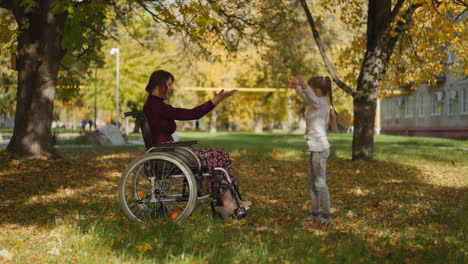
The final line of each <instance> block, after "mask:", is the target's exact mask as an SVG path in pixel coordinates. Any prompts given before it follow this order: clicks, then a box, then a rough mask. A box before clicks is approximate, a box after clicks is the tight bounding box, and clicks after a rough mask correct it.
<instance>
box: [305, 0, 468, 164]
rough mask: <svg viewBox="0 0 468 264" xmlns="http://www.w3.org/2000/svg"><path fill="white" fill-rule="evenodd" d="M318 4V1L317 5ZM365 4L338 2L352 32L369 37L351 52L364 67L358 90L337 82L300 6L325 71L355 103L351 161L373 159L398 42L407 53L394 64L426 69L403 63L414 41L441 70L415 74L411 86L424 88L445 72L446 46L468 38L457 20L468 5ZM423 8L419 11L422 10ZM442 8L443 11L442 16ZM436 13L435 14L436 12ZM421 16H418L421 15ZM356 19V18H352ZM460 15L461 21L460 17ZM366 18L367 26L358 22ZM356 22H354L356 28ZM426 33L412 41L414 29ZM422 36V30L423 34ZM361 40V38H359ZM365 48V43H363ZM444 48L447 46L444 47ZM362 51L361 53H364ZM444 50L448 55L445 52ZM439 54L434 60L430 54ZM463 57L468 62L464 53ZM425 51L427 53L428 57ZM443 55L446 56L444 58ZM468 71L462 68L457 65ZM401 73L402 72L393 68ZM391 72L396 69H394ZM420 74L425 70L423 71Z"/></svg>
mask: <svg viewBox="0 0 468 264" xmlns="http://www.w3.org/2000/svg"><path fill="white" fill-rule="evenodd" d="M314 2H316V1H314ZM322 2H324V3H326V4H328V5H332V6H333V4H331V2H333V1H322ZM364 3H365V2H364V1H349V2H344V3H343V2H342V1H338V2H336V3H335V6H338V8H342V9H343V10H344V11H341V13H342V16H341V18H342V19H344V20H346V19H347V20H348V22H349V24H348V25H349V28H351V30H355V31H356V34H359V28H360V25H361V24H362V25H364V26H365V27H366V28H365V32H366V34H365V38H364V40H365V41H364V43H365V44H364V45H354V47H353V49H354V51H355V53H357V54H358V55H359V54H360V56H359V59H358V61H360V66H359V70H358V72H359V73H358V77H357V80H356V84H355V85H356V88H355V89H353V88H351V86H349V85H347V84H345V83H344V81H343V80H342V79H341V78H340V77H339V74H338V71H337V70H336V69H335V67H334V65H333V64H332V62H331V61H330V59H329V57H328V55H327V51H326V46H325V44H324V43H323V41H322V39H321V37H320V34H319V29H318V27H317V25H316V22H315V19H314V16H313V15H312V13H311V11H310V9H309V6H308V3H307V1H306V0H300V4H301V6H302V8H303V10H304V11H305V14H306V16H307V20H308V22H309V25H310V27H311V30H312V34H313V37H314V39H315V42H316V44H317V46H318V48H319V51H320V53H321V55H322V58H323V60H324V63H325V66H326V68H327V70H328V72H329V73H330V75H331V76H332V78H333V80H334V82H335V83H336V84H337V85H338V86H339V87H340V88H341V89H343V90H344V91H345V92H346V93H348V94H349V95H350V96H352V98H353V104H354V134H353V149H352V158H353V160H372V159H373V154H374V153H373V152H374V120H375V113H376V105H377V99H378V95H379V89H381V88H382V86H383V83H384V80H386V74H387V71H388V70H389V67H390V65H391V63H390V62H391V58H392V55H395V54H394V53H395V52H394V51H395V46H396V45H397V43H398V42H400V43H404V44H403V46H404V48H403V49H401V50H397V51H398V52H397V53H398V54H397V55H400V57H398V56H394V57H396V58H395V59H394V61H395V64H396V65H401V64H404V67H405V68H411V67H416V68H422V67H423V66H421V65H411V64H410V63H409V61H406V62H405V63H401V61H402V57H401V54H404V52H405V51H407V50H409V49H411V48H413V51H414V47H410V46H406V45H407V44H408V42H410V44H412V43H411V41H412V40H413V39H414V41H418V42H419V44H420V45H421V46H420V47H425V48H426V50H421V49H418V50H419V51H420V52H421V53H420V56H425V57H426V59H428V60H432V62H431V64H430V65H437V66H438V67H434V68H432V69H431V68H429V69H428V72H429V73H432V74H425V75H423V74H420V75H413V76H412V78H413V80H412V81H411V82H412V83H421V82H422V81H431V80H432V78H434V77H433V76H436V75H437V74H440V73H441V71H443V70H444V69H443V67H440V64H441V61H440V59H435V60H434V57H436V58H440V57H444V55H445V54H446V52H447V50H448V49H447V46H448V45H450V44H452V43H453V44H454V47H459V48H460V46H461V45H459V44H458V45H457V42H458V43H460V38H461V37H462V35H463V34H465V33H466V32H465V26H464V25H465V24H464V22H463V21H464V20H465V19H463V20H462V21H460V20H459V19H458V18H459V16H460V15H463V13H464V12H466V8H467V4H466V3H465V2H464V1H458V0H454V1H437V0H408V1H406V0H397V1H391V0H369V1H367V6H365V5H364ZM420 9H421V10H420ZM438 9H440V11H438ZM434 10H435V12H432V11H434ZM418 11H420V12H419V13H418ZM353 16H354V19H352V17H353ZM457 16H458V17H457ZM360 17H364V18H365V19H366V21H362V19H359V18H360ZM352 21H354V23H352ZM418 27H419V28H425V29H426V31H427V29H428V30H429V34H432V35H431V36H430V37H428V36H427V35H426V36H424V34H427V33H426V32H422V33H423V34H420V35H419V36H411V35H410V34H409V33H411V32H412V33H414V30H413V31H411V29H412V28H418ZM420 31H424V30H420ZM434 32H444V33H442V34H439V35H437V34H434ZM403 36H409V38H408V39H409V41H406V43H405V42H403V41H405V39H402V38H403ZM424 38H426V39H428V41H427V43H425V44H422V43H421V42H422V41H421V40H419V39H424ZM356 39H358V40H359V38H356ZM361 43H362V42H361ZM440 44H442V45H443V46H440ZM362 47H363V48H362ZM444 48H445V50H444ZM434 50H435V51H436V52H435V54H437V56H434V55H433V54H434V53H432V55H431V52H434ZM461 51H462V53H461V56H464V57H466V54H463V53H464V52H463V49H461ZM424 52H426V53H425V54H424ZM440 54H442V56H440ZM345 56H347V57H352V52H350V53H347V54H346V55H345ZM459 65H461V67H465V69H466V62H465V65H463V63H461V64H459ZM395 69H400V71H401V66H400V67H395ZM392 70H394V69H393V68H392ZM420 72H421V71H420Z"/></svg>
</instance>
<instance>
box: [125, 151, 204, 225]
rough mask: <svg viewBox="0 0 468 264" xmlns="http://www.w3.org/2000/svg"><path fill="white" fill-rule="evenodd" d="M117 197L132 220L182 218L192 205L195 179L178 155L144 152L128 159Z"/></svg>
mask: <svg viewBox="0 0 468 264" xmlns="http://www.w3.org/2000/svg"><path fill="white" fill-rule="evenodd" d="M119 201H120V205H121V207H122V210H123V211H124V213H125V214H126V215H127V216H128V218H129V219H131V220H133V221H138V222H146V221H151V220H155V219H168V220H171V221H183V220H185V219H187V218H188V217H189V216H190V214H191V213H192V211H193V209H194V208H195V204H196V202H197V183H196V181H195V178H194V176H193V173H192V171H191V170H190V168H189V167H188V166H187V164H185V163H184V162H183V161H182V160H181V159H179V158H177V157H176V156H174V155H171V154H169V153H161V152H153V153H147V154H144V155H143V156H142V157H140V158H137V159H136V160H134V161H133V162H132V163H130V165H128V167H127V169H126V170H125V172H124V174H123V175H122V178H121V179H120V182H119Z"/></svg>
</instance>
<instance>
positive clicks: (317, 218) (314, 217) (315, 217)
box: [304, 214, 323, 222]
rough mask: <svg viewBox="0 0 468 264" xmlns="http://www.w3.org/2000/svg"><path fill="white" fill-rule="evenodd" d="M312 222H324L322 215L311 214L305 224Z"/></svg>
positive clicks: (305, 219)
mask: <svg viewBox="0 0 468 264" xmlns="http://www.w3.org/2000/svg"><path fill="white" fill-rule="evenodd" d="M310 221H319V222H323V219H322V216H321V215H320V214H311V215H309V216H308V217H306V218H304V222H310Z"/></svg>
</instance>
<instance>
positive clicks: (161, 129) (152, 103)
mask: <svg viewBox="0 0 468 264" xmlns="http://www.w3.org/2000/svg"><path fill="white" fill-rule="evenodd" d="M213 108H214V105H213V103H212V102H211V100H209V101H208V102H206V103H204V104H201V105H199V106H197V107H195V108H193V109H185V108H175V107H172V106H171V105H169V104H166V103H164V102H163V99H162V98H161V97H157V96H154V95H150V96H148V99H146V102H145V105H144V106H143V112H144V113H145V115H146V117H147V118H148V122H149V125H150V128H151V134H153V144H161V143H166V142H172V141H174V140H173V138H172V136H171V135H172V133H174V132H175V131H176V129H177V125H176V123H175V121H174V120H195V119H199V118H201V117H202V116H204V115H206V114H207V113H208V112H210V111H211V110H212V109H213Z"/></svg>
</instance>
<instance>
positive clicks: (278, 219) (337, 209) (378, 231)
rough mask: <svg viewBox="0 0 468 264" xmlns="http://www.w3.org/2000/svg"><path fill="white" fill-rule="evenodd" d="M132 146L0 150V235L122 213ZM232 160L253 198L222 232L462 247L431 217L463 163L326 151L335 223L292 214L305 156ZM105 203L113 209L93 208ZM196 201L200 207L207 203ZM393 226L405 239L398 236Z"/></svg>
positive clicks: (452, 191) (442, 213)
mask: <svg viewBox="0 0 468 264" xmlns="http://www.w3.org/2000/svg"><path fill="white" fill-rule="evenodd" d="M138 155H141V153H138V152H119V153H102V152H94V151H89V150H73V151H64V152H63V153H62V157H63V158H62V159H60V160H40V161H34V160H33V161H20V160H15V159H12V157H11V156H9V155H8V154H7V153H6V152H5V151H0V158H1V159H0V189H1V190H2V192H1V193H0V210H1V211H2V214H0V225H2V229H3V230H7V231H5V233H2V234H0V242H1V241H2V239H4V240H6V239H7V238H10V237H11V238H13V241H15V240H18V241H22V240H21V239H18V238H19V237H21V236H23V233H24V232H20V233H15V232H14V231H17V230H24V228H25V227H28V228H31V229H33V230H35V232H32V231H28V232H27V233H28V234H30V236H31V237H32V238H33V239H32V240H34V239H37V240H38V241H46V240H51V239H52V240H53V239H55V240H54V241H57V239H56V238H55V236H54V235H53V233H51V232H49V230H47V229H48V227H49V226H50V225H55V226H62V225H63V226H74V225H77V223H80V222H81V221H86V222H88V223H93V221H94V219H102V220H106V221H117V220H119V219H122V218H124V216H123V215H122V214H118V213H116V211H118V208H114V207H116V206H118V205H117V196H116V186H117V181H118V180H119V177H120V175H121V174H122V172H123V171H124V170H125V168H126V166H127V165H128V164H129V163H130V162H131V160H132V159H133V158H135V157H137V156H138ZM234 164H235V167H236V177H237V179H238V184H239V186H240V189H241V192H242V195H243V197H244V198H246V199H249V200H252V201H253V205H252V208H251V210H250V211H249V215H248V216H247V217H246V218H243V219H240V220H235V221H233V223H232V224H229V225H222V224H221V223H219V228H220V229H223V230H226V232H233V231H232V230H235V232H239V233H240V234H250V233H252V234H255V235H250V236H249V235H245V236H246V237H247V239H252V240H256V239H257V240H260V238H263V239H267V240H268V239H269V240H272V241H281V240H282V239H284V238H288V239H294V240H299V242H303V241H301V240H304V241H306V238H307V236H314V237H316V238H317V239H322V238H327V239H328V238H336V237H338V238H349V237H352V238H354V239H360V240H363V241H366V243H368V245H369V247H370V248H371V252H372V254H373V255H375V256H378V257H385V256H387V255H388V254H389V252H391V251H392V250H393V249H394V248H398V247H402V246H408V247H409V248H410V249H411V250H412V251H414V252H417V251H421V250H424V249H427V248H429V247H430V246H436V245H439V244H436V242H435V241H441V242H440V243H442V241H443V243H446V244H450V245H459V244H460V247H457V248H461V243H460V242H459V241H458V240H457V239H458V238H457V237H456V236H457V234H456V232H452V233H453V234H452V233H451V232H450V230H452V229H453V228H454V227H453V225H451V224H448V223H446V222H437V221H436V220H434V219H445V218H447V217H450V216H451V214H452V213H453V212H454V211H455V212H456V211H457V210H459V208H460V206H459V201H463V199H465V198H466V186H467V177H465V176H464V174H463V171H462V170H463V168H465V169H466V166H465V167H463V166H462V165H459V166H449V165H447V166H442V165H418V166H416V165H408V164H401V163H394V162H386V161H373V162H360V161H359V162H352V161H349V160H344V159H333V160H330V162H329V163H328V167H327V182H328V186H329V190H330V193H331V197H332V206H333V215H334V217H335V224H334V225H324V224H321V223H316V222H312V223H308V224H306V225H304V226H303V225H301V220H302V219H303V218H304V217H306V216H307V215H308V214H310V211H311V205H310V196H309V189H308V185H307V175H308V167H307V166H308V162H307V160H306V159H304V160H297V159H296V160H281V159H274V157H273V154H272V158H269V159H262V160H249V159H246V158H242V157H240V158H239V157H236V159H235V161H234ZM465 173H466V172H465ZM441 197H443V198H441ZM106 208H114V209H112V210H107V211H106V212H107V213H106V215H101V212H102V211H103V210H104V209H106ZM197 210H202V211H204V212H205V214H209V211H208V209H207V208H204V207H198V208H197ZM110 211H111V212H112V213H110ZM174 217H175V216H174ZM197 221H199V220H198V219H197V218H196V217H193V218H189V219H188V220H187V222H185V224H186V225H185V226H186V228H191V225H190V224H191V223H193V222H197ZM428 223H429V224H428ZM197 224H200V223H198V222H197ZM201 224H204V223H201ZM132 228H134V227H132ZM142 228H143V227H142ZM213 229H215V228H213ZM213 229H211V230H210V229H207V230H208V231H207V232H206V233H210V234H212V233H216V231H215V230H213ZM148 230H150V229H148ZM121 232H122V233H124V234H131V233H132V232H131V230H130V229H129V226H125V227H122V230H121ZM148 232H150V231H148ZM402 233H404V237H405V239H406V240H405V239H402V237H403V235H402ZM293 234H294V235H293ZM257 236H258V237H257ZM434 237H436V238H437V239H435V238H434ZM445 237H447V239H445ZM127 239H129V238H127ZM188 239H190V238H188ZM191 239H195V238H194V237H192V238H191ZM81 240H82V241H83V243H84V242H86V243H87V242H92V241H93V237H92V236H86V235H82V236H81ZM118 240H119V239H118V238H115V241H118ZM129 240H130V239H129ZM112 241H114V240H112ZM457 241H458V242H457ZM113 243H114V242H113ZM113 243H112V244H113ZM223 243H226V242H223ZM267 243H268V242H267ZM275 243H277V242H275ZM404 243H406V244H404ZM438 243H439V242H438ZM457 243H458V244H457ZM161 244H163V243H162V242H161V243H159V242H158V243H157V244H151V243H148V242H141V241H139V242H138V244H135V245H134V247H133V248H134V249H135V250H136V251H137V252H139V253H144V252H149V251H152V250H153V249H154V251H157V250H158V249H159V248H160V247H162V246H161ZM231 244H233V243H228V244H226V246H227V247H228V246H229V247H230V246H231ZM0 245H2V244H0ZM157 245H159V246H157ZM163 246H165V245H164V244H163ZM14 247H15V245H11V247H4V248H5V249H3V250H1V251H0V258H1V257H3V258H4V259H7V258H9V257H12V255H9V254H13V253H11V252H10V251H12V249H13V248H14ZM334 247H336V245H333V244H331V245H327V246H322V247H320V249H319V251H320V252H322V253H323V254H330V252H333V248H334ZM2 248H3V245H2ZM54 248H56V249H57V250H54ZM45 252H47V253H48V254H49V255H53V256H56V255H58V254H63V253H64V251H63V250H62V249H61V248H60V247H58V245H56V244H53V245H50V246H49V248H48V251H45ZM8 253H9V254H8ZM151 253H153V252H151ZM15 254H16V253H15Z"/></svg>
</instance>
